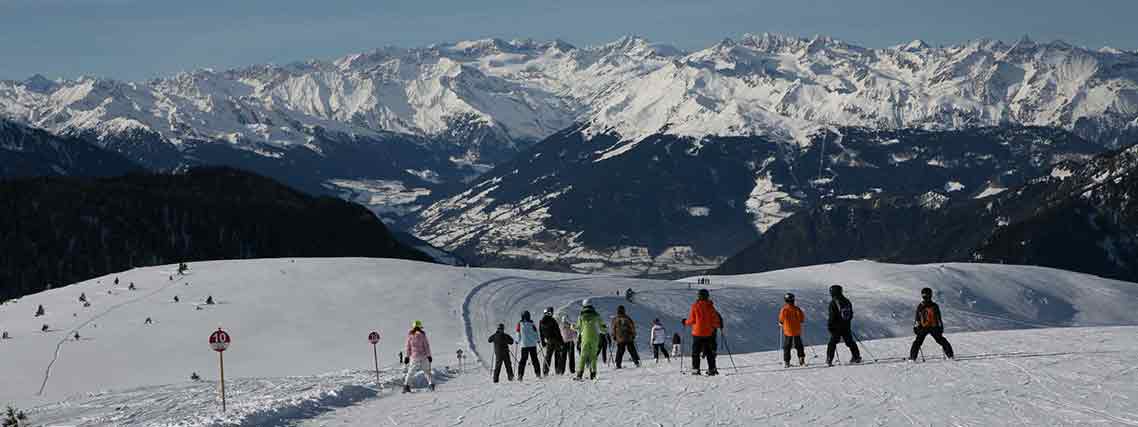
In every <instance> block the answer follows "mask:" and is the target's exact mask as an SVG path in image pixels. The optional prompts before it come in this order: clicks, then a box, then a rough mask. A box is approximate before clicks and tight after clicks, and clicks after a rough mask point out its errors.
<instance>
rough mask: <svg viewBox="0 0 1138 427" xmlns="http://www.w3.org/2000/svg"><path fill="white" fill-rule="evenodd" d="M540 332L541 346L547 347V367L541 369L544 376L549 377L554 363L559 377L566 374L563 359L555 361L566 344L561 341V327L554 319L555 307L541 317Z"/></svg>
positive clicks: (547, 308)
mask: <svg viewBox="0 0 1138 427" xmlns="http://www.w3.org/2000/svg"><path fill="white" fill-rule="evenodd" d="M538 332H539V333H540V335H541V346H542V347H545V365H543V367H542V369H541V370H542V375H549V369H550V367H549V365H550V364H551V363H553V362H556V363H557V368H556V369H555V370H554V371H555V372H556V373H557V374H558V375H561V374H564V373H565V364H564V362H562V361H561V359H554V355H556V354H557V353H558V352H559V351H561V347H562V346H563V345H565V343H564V341H563V340H562V339H561V325H559V324H558V323H557V319H555V318H553V307H546V308H545V315H544V316H542V317H541V322H539V325H538Z"/></svg>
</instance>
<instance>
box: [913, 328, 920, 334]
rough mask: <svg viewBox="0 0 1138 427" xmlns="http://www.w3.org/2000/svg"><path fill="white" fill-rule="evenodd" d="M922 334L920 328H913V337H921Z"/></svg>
mask: <svg viewBox="0 0 1138 427" xmlns="http://www.w3.org/2000/svg"><path fill="white" fill-rule="evenodd" d="M920 334H921V327H920V326H914V327H913V335H920Z"/></svg>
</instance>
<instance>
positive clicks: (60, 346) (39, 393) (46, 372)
mask: <svg viewBox="0 0 1138 427" xmlns="http://www.w3.org/2000/svg"><path fill="white" fill-rule="evenodd" d="M182 277H184V276H182V275H180V274H179V275H178V278H177V280H167V282H169V283H167V284H166V285H165V286H161V287H159V288H158V289H155V290H153V291H150V292H147V293H144V294H142V295H139V296H137V297H134V298H131V299H128V300H126V301H123V302H120V303H118V304H114V305H112V306H110V307H108V308H107V309H106V310H103V311H102V312H100V313H99V314H96V315H94V316H91V317H90V318H88V319H87V320H86V321H84V322H83V323H80V324H79V325H77V326H75V327H74V328H71V329H70V330H68V331H67V333H66V334H63V338H62V339H60V340H59V342H58V343H57V344H56V345H55V353H53V354H52V356H51V361H49V362H48V363H47V368H45V369H44V372H43V382H42V383H40V388H39V390H38V391H36V396H43V391H44V389H46V388H47V382H48V380H50V379H51V368H52V366H55V362H56V361H57V360H59V354H60V353H61V352H62V351H63V344H65V343H66V342H67V341H68V340H70V339H71V336H72V335H73V334H74V333H75V332H76V331H78V330H80V329H83V327H85V326H87V325H89V324H91V322H94V321H96V320H99V318H101V317H103V316H106V315H108V314H110V313H111V312H113V311H115V309H118V308H119V307H122V306H125V305H130V304H133V303H135V302H138V301H141V300H144V299H147V298H150V297H152V296H154V295H157V294H159V293H161V292H162V291H165V290H167V289H169V288H170V287H171V286H173V285H175V284H177V283H178V282H181V281H182Z"/></svg>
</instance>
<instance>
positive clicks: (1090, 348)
mask: <svg viewBox="0 0 1138 427" xmlns="http://www.w3.org/2000/svg"><path fill="white" fill-rule="evenodd" d="M190 268H191V270H190V273H189V274H187V275H185V276H178V275H177V274H175V272H174V270H175V267H174V266H158V267H148V268H139V269H135V270H131V271H127V272H122V273H119V274H112V275H108V276H104V277H101V278H97V279H92V280H89V281H86V282H83V283H80V284H77V285H74V286H69V287H65V288H60V289H54V290H50V291H45V292H42V293H39V294H35V295H30V296H27V297H24V298H22V299H20V300H19V301H15V302H9V303H7V304H4V305H2V306H0V330H5V331H8V332H9V333H10V334H11V335H12V338H11V339H9V340H4V341H0V378H2V379H3V380H2V383H3V387H0V404H5V403H9V402H10V403H13V404H15V405H17V406H20V407H22V408H31V409H30V411H29V413H30V415H32V416H33V417H34V419H36V420H38V421H37V422H44V423H52V424H65V425H107V424H112V425H115V424H117V425H139V424H141V425H168V424H175V425H210V424H222V423H236V424H244V425H265V424H269V425H279V424H291V423H316V424H315V425H345V424H355V425H376V424H400V425H403V424H408V423H411V424H414V423H415V422H414V420H413V418H409V417H411V416H412V415H414V414H419V415H422V414H426V413H429V414H430V416H431V417H433V418H428V419H423V420H421V421H422V422H423V423H424V424H427V425H439V424H444V421H445V424H458V423H462V422H465V423H467V424H468V425H484V424H495V423H501V424H505V425H514V424H517V425H522V424H526V425H547V424H553V425H555V424H558V423H560V422H563V421H568V420H572V419H575V417H578V416H581V417H587V418H586V419H593V420H594V421H596V422H597V423H599V424H600V425H625V421H627V420H632V421H631V423H632V424H653V423H656V422H659V423H661V424H665V425H671V424H684V423H694V424H709V423H726V424H735V425H748V424H754V423H797V422H798V421H799V418H780V417H784V416H785V414H800V415H802V418H801V420H802V421H807V420H811V419H813V420H815V421H818V422H822V423H830V424H833V423H846V422H855V423H858V424H862V423H879V422H880V423H883V424H908V423H909V422H908V421H906V418H905V414H909V415H910V416H913V415H914V414H923V415H920V417H919V418H917V419H916V420H915V422H916V423H918V424H953V423H958V424H986V423H984V422H983V420H988V421H992V420H1001V421H1000V422H1004V421H1007V420H1011V421H1008V422H1013V423H1018V422H1019V421H1015V420H1021V421H1023V422H1024V423H1036V422H1037V421H1040V420H1051V422H1050V423H1052V424H1055V423H1058V424H1071V423H1084V422H1087V423H1089V422H1096V421H1097V422H1105V423H1107V424H1120V423H1121V424H1126V423H1128V422H1133V420H1136V419H1138V403H1134V402H1138V400H1136V399H1138V387H1134V386H1133V385H1132V384H1134V383H1135V381H1134V380H1135V370H1134V369H1133V366H1134V364H1133V362H1132V359H1133V358H1132V357H1130V356H1128V355H1132V354H1134V350H1136V348H1135V347H1138V340H1135V339H1134V336H1135V334H1134V332H1135V331H1138V328H1103V327H1093V328H1087V329H1046V330H1044V329H1039V330H1033V331H1028V332H1022V331H1012V332H994V333H982V334H976V335H961V334H958V333H959V332H963V331H988V330H996V329H1022V328H1043V327H1051V326H1091V325H1094V326H1104V325H1138V322H1135V321H1134V320H1133V316H1132V313H1130V312H1129V307H1133V306H1134V304H1135V303H1136V302H1138V285H1136V284H1133V283H1128V282H1120V281H1113V280H1107V279H1102V278H1098V277H1094V276H1088V275H1083V274H1077V273H1070V272H1065V271H1059V270H1052V269H1045V268H1036V267H1020V266H1000V265H984V264H936V265H923V266H902V265H889V264H879V263H873V262H866V261H859V262H846V263H840V264H833V265H823V266H815V267H806V268H799V269H792V270H784V271H777V272H771V273H763V274H756V275H747V276H732V277H713V278H711V279H712V285H711V286H709V287H710V288H711V289H712V297H713V299H714V300H715V301H716V304H717V306H718V307H719V309H720V310H721V311H722V313H723V316H724V319H725V322H726V325H727V328H726V330H725V333H726V335H727V336H728V337H729V338H730V345H731V349H732V350H734V351H735V353H736V354H737V356H736V357H735V362H736V363H737V364H738V365H739V368H740V375H738V376H727V377H721V378H718V379H706V378H690V377H681V376H680V375H679V366H677V365H673V366H669V367H663V366H661V367H659V368H657V367H654V366H650V365H652V363H651V362H649V363H648V364H647V365H646V368H644V369H643V370H640V371H632V370H629V371H622V372H619V373H613V372H611V371H609V370H607V369H603V370H602V373H601V377H602V380H601V381H600V382H598V383H596V384H593V383H586V384H577V383H570V382H568V381H567V380H565V379H550V380H544V381H542V382H536V381H535V382H527V383H526V384H520V385H519V384H509V385H505V384H504V385H500V386H498V388H495V389H489V390H494V391H497V390H502V393H497V392H495V393H484V392H483V391H486V390H487V389H486V387H487V386H488V377H487V375H486V373H485V371H484V370H481V369H479V368H475V370H474V371H471V366H470V365H471V364H467V366H466V368H467V369H466V371H465V373H461V374H460V373H458V372H457V365H456V359H455V357H454V354H455V350H457V349H459V348H461V349H463V350H464V351H467V352H470V351H472V350H473V352H474V354H476V355H480V356H486V362H488V361H489V360H488V359H489V357H488V356H489V348H488V347H487V346H488V344H486V343H485V340H486V337H487V336H489V334H490V333H491V331H492V329H493V327H494V326H495V325H496V324H497V323H507V324H509V325H511V326H512V324H513V323H514V322H516V321H517V319H518V316H519V314H520V312H521V311H522V310H530V311H531V312H533V313H534V315H535V317H537V316H539V314H540V311H541V309H542V308H544V307H546V306H553V307H555V308H556V309H557V310H559V311H567V312H568V313H570V314H571V317H574V318H575V317H576V316H575V315H573V314H575V313H576V312H577V310H578V309H579V308H580V305H579V302H580V300H581V298H584V297H590V298H592V299H593V301H594V302H595V305H596V306H597V308H598V310H599V311H600V312H601V313H602V316H603V317H604V318H606V319H607V318H608V317H609V316H611V315H612V314H613V313H614V312H615V307H616V306H617V305H619V304H625V305H627V306H628V309H629V311H630V314H631V315H632V316H633V318H634V319H635V320H636V321H637V323H638V327H639V329H640V344H639V349H640V353H641V356H642V357H645V358H647V357H648V356H649V355H650V349H649V348H648V347H647V344H646V341H647V335H648V333H647V327H648V326H649V322H650V321H651V319H652V318H656V317H659V318H660V319H661V320H663V321H664V324H665V326H666V327H668V328H669V330H670V331H671V330H673V329H674V328H676V326H677V325H678V322H679V319H681V318H682V317H684V316H685V315H686V312H687V308H688V307H689V305H690V304H691V302H692V300H693V296H694V293H695V290H694V289H695V288H697V286H695V285H692V284H690V283H688V282H689V281H654V280H640V279H629V278H615V277H603V276H582V275H571V274H560V273H547V272H536V271H518V270H494V269H469V268H460V267H449V266H440V265H433V264H425V263H417V262H409V261H400V260H387V259H361V258H349V259H296V260H291V259H271V260H247V261H216V262H203V263H194V264H191V265H190ZM171 277H173V280H171ZM115 278H118V279H119V284H118V285H114V284H113V281H114V280H115ZM694 281H695V278H692V279H690V282H694ZM131 282H134V283H135V285H136V287H137V290H134V291H130V290H128V289H127V288H128V286H129V283H131ZM833 283H841V284H843V285H844V286H845V287H846V289H847V295H848V296H849V297H850V298H851V299H852V300H853V302H854V304H855V310H856V319H857V320H856V322H857V323H856V325H857V327H856V331H857V333H858V334H859V335H861V336H862V338H863V339H867V340H868V339H875V338H886V337H895V336H897V337H902V338H901V339H899V340H894V341H877V340H875V341H871V342H869V343H867V344H866V346H867V347H868V348H869V351H871V352H872V353H873V354H867V355H866V356H867V359H868V358H873V357H879V358H886V357H896V356H900V355H901V354H903V353H904V348H905V347H906V346H907V345H908V340H909V336H910V335H911V331H910V330H909V329H910V328H911V324H912V321H911V320H910V319H911V316H912V307H913V306H914V304H915V303H916V301H917V297H916V295H917V292H918V290H919V289H920V288H921V287H924V286H931V287H933V288H935V289H937V291H938V300H939V301H940V302H941V304H942V307H943V309H944V312H945V317H946V323H947V326H948V331H949V333H950V335H949V337H950V339H952V340H953V342H954V344H955V345H956V346H957V352H958V354H959V355H961V356H962V357H961V359H962V360H961V361H959V362H957V363H952V364H948V363H944V364H941V365H932V364H929V365H906V364H900V363H883V364H880V365H874V366H862V367H851V368H849V369H846V368H841V369H832V370H816V369H806V370H802V371H800V373H801V374H802V375H801V376H799V375H792V374H791V373H789V372H787V373H783V372H781V368H780V367H779V366H778V365H777V364H776V363H775V362H776V361H777V359H778V357H777V356H776V355H774V354H766V353H754V352H759V351H764V350H770V349H773V348H774V347H775V343H776V333H777V332H776V329H775V328H776V325H774V322H773V319H774V317H775V310H776V308H777V307H778V305H780V304H781V299H782V294H783V293H785V292H787V291H790V292H794V293H796V294H797V295H798V296H799V301H800V304H801V305H802V306H803V308H804V309H805V310H806V313H807V318H808V319H807V322H808V323H807V341H808V344H815V343H817V342H818V341H819V340H821V339H822V337H823V335H824V332H823V323H824V321H823V319H822V316H823V312H822V309H823V308H824V307H825V306H824V304H825V301H826V297H825V293H826V288H827V287H828V286H829V285H830V284H833ZM630 287H631V288H633V289H635V290H637V292H638V293H637V296H636V298H635V302H634V303H631V304H629V303H627V302H625V301H624V298H623V296H619V295H618V293H619V292H621V291H622V290H623V289H625V288H630ZM108 292H109V293H108ZM80 293H85V294H86V296H87V298H88V300H89V301H91V306H90V307H82V305H81V304H80V303H79V302H78V298H79V295H80ZM175 295H177V296H179V298H180V300H181V302H178V303H175V302H173V297H174V296H175ZM211 295H212V296H213V297H214V299H215V301H217V304H216V305H212V306H206V305H203V304H202V302H203V301H204V300H205V299H206V297H208V296H211ZM38 304H43V305H44V307H45V309H46V310H47V315H46V316H44V317H39V318H35V317H33V316H32V315H33V313H34V312H35V310H36V306H37V305H38ZM198 307H200V308H201V310H198V309H197V308H198ZM147 317H150V318H152V319H153V321H154V324H153V325H144V320H145V319H146V318H147ZM415 319H419V320H423V321H424V323H425V325H426V329H427V331H428V334H429V337H430V338H431V344H432V348H433V350H434V352H435V356H436V357H435V361H436V363H435V368H436V370H437V371H438V374H439V375H440V381H441V382H442V385H441V387H440V391H439V392H438V393H436V394H431V395H426V394H423V395H420V394H416V395H412V396H390V394H391V392H392V391H391V389H390V388H388V389H386V390H384V391H377V390H376V389H375V387H374V380H375V377H374V372H373V371H369V369H370V367H371V364H372V360H371V354H370V353H371V349H370V348H369V347H370V345H368V344H367V342H366V339H365V338H366V335H367V332H368V331H370V330H372V329H377V330H379V331H380V332H381V333H382V334H383V337H384V338H383V340H382V341H381V342H380V347H379V349H380V358H381V359H380V365H381V371H382V373H381V375H382V377H383V381H384V383H385V385H387V386H392V385H394V384H395V382H396V381H397V378H398V376H399V374H400V372H399V367H398V365H397V364H396V363H395V357H396V356H395V355H396V353H397V352H398V351H399V347H400V346H401V343H402V336H403V334H404V333H405V332H406V330H407V328H408V326H409V324H410V322H411V320H415ZM45 323H46V324H48V325H49V326H50V328H51V330H49V332H47V333H41V332H40V331H39V330H40V327H41V325H42V324H45ZM218 325H221V326H222V327H225V328H226V329H227V330H228V331H230V333H231V334H232V335H233V339H234V342H233V345H232V346H231V347H230V349H229V351H227V352H226V373H227V378H228V379H227V387H228V389H229V391H230V399H229V403H230V411H229V412H228V413H226V414H219V413H218V408H217V407H216V405H217V402H216V390H215V386H216V384H215V383H214V381H215V380H216V376H217V373H216V363H217V358H216V355H215V354H214V353H213V352H212V351H210V350H209V349H208V347H207V345H206V338H207V336H208V334H209V333H210V332H211V331H212V330H213V329H215V328H216V327H217V326H218ZM74 331H78V332H79V333H80V335H81V339H80V340H78V341H75V340H73V339H71V335H72V333H73V332H74ZM685 345H686V340H685ZM1001 345H1005V346H1003V347H1001ZM925 348H926V354H927V355H929V356H933V355H939V350H937V349H936V346H935V344H934V343H932V342H931V341H929V342H928V343H926V347H925ZM817 350H818V351H819V352H821V349H820V348H819V349H817ZM742 353H751V354H748V355H743V354H742ZM843 353H844V350H843ZM845 357H848V355H845ZM820 361H821V360H820V359H811V362H813V363H819V362H820ZM891 362H892V360H891ZM721 363H722V365H721V366H729V365H728V362H727V360H726V359H723V360H721ZM448 367H450V368H452V369H451V370H449V371H448V369H447V368H448ZM972 367H975V368H977V369H971V368H972ZM724 371H725V372H731V371H729V370H726V369H724ZM191 372H197V373H198V374H200V375H201V376H202V377H203V379H204V380H203V381H202V382H190V381H189V380H188V377H189V375H190V373H191ZM767 374H770V375H767ZM1080 374H1081V375H1080ZM531 378H532V377H531ZM772 381H773V382H772ZM928 381H934V382H937V383H939V384H941V385H942V386H944V387H945V390H944V393H943V394H938V390H939V389H937V388H930V387H929V386H928V384H927V382H928ZM707 382H712V384H705V383H707ZM833 384H844V385H845V386H843V387H835V386H834V385H833ZM1092 384H1099V385H1101V387H1099V388H1094V387H1092ZM580 388H585V389H586V390H588V391H591V393H581V390H578V389H580ZM538 391H542V392H544V394H543V397H541V398H533V399H530V400H527V398H529V397H531V396H529V393H531V392H538ZM776 391H779V392H780V393H783V394H779V393H776ZM585 395H587V396H588V397H581V396H585ZM377 396H378V398H377ZM700 396H704V397H702V398H701V397H700ZM717 396H730V397H729V398H727V399H718V400H717V399H715V398H714V397H717ZM954 398H955V399H954ZM962 398H967V399H962ZM404 399H411V400H412V401H413V402H415V403H413V404H411V405H408V404H406V402H404ZM946 399H947V400H946ZM554 400H556V401H558V402H567V401H570V400H571V401H572V403H571V404H570V403H566V404H558V405H552V404H550V402H551V401H554ZM956 400H960V401H962V402H963V403H961V404H954V405H949V406H947V407H944V408H941V407H939V406H938V404H943V403H944V402H946V401H956ZM964 401H966V402H964ZM401 402H402V403H401ZM590 402H591V404H590ZM995 402H1000V403H998V405H1002V406H999V407H998V408H997V407H995V405H997V403H995ZM696 405H701V406H699V407H700V408H708V410H715V411H714V412H715V415H714V417H719V418H714V417H713V418H701V416H707V415H706V414H707V413H708V412H707V411H704V410H702V409H699V410H697V409H695V408H694V407H693V406H696ZM969 405H972V406H969ZM977 405H979V406H983V407H975V406H977ZM984 405H993V406H992V407H988V406H984ZM941 406H943V405H941ZM1041 406H1044V407H1046V408H1041ZM586 407H588V408H593V410H594V411H593V412H590V413H589V414H588V415H587V416H586V415H583V414H582V415H577V412H580V411H575V409H579V408H586ZM385 408H386V409H385ZM392 408H397V409H392ZM630 408H632V409H634V411H633V412H628V410H629V409H630ZM954 408H955V409H954ZM527 409H528V410H527ZM412 410H414V412H412ZM558 410H561V411H565V413H563V414H562V413H556V414H555V413H551V411H558ZM328 411H332V412H328ZM385 411H386V412H385ZM638 411H639V412H638ZM950 412H952V413H955V412H959V413H960V414H959V415H958V417H957V418H953V416H956V415H952V414H950ZM381 413H382V414H388V416H389V417H390V418H389V419H387V421H382V419H383V418H387V417H380V418H372V417H373V416H378V415H375V414H381ZM780 413H781V414H784V415H779V414H780ZM701 414H702V415H701ZM843 414H844V415H843ZM618 415H619V416H618ZM656 415H659V417H658V418H653V417H655V416H656ZM929 415H935V416H942V417H940V418H935V419H928V418H924V417H926V416H929ZM963 416H968V417H972V418H960V417H963ZM588 417H592V418H588ZM621 417H632V418H627V420H626V419H625V418H621ZM995 417H1001V418H995ZM1007 417H1010V418H1007ZM1016 417H1023V418H1016ZM1046 417H1052V418H1046ZM1044 423H1045V424H1046V423H1048V422H1044Z"/></svg>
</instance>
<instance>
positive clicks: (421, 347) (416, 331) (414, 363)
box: [403, 320, 435, 393]
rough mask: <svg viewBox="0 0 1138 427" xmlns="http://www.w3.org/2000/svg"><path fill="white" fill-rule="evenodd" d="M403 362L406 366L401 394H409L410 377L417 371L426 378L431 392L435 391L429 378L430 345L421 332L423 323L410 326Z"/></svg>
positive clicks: (433, 383) (433, 381)
mask: <svg viewBox="0 0 1138 427" xmlns="http://www.w3.org/2000/svg"><path fill="white" fill-rule="evenodd" d="M403 355H404V356H403V357H404V359H403V362H404V363H405V364H407V377H406V378H404V379H403V392H404V393H410V392H411V377H413V376H415V374H417V373H418V371H423V374H424V375H426V376H427V384H428V387H429V388H430V389H431V391H434V390H435V380H434V378H432V376H431V362H434V361H435V360H434V358H432V357H431V343H429V342H427V333H426V332H423V322H422V321H420V320H416V321H415V322H414V323H412V324H411V331H410V332H408V333H407V345H406V346H405V348H404V349H403Z"/></svg>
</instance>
